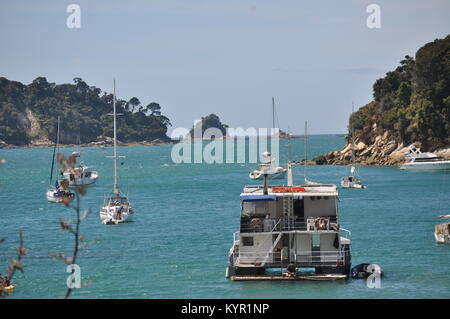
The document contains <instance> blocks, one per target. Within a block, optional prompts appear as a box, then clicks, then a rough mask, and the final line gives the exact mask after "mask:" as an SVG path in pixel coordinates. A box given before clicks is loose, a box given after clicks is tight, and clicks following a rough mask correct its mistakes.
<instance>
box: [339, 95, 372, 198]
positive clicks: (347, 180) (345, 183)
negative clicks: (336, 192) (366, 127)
mask: <svg viewBox="0 0 450 319" xmlns="http://www.w3.org/2000/svg"><path fill="white" fill-rule="evenodd" d="M353 108H354V106H353V103H352V114H353ZM350 125H351V124H350ZM351 131H352V164H353V165H352V167H351V168H350V175H349V176H344V177H342V179H341V186H342V187H343V188H360V189H362V188H366V187H367V186H365V185H363V184H362V182H361V179H360V178H359V177H358V174H357V172H356V167H355V136H354V130H353V126H352V127H351Z"/></svg>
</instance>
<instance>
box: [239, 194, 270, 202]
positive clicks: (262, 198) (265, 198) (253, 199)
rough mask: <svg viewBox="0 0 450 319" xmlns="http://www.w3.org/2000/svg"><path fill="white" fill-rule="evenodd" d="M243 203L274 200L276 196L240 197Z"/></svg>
mask: <svg viewBox="0 0 450 319" xmlns="http://www.w3.org/2000/svg"><path fill="white" fill-rule="evenodd" d="M241 199H242V201H243V202H256V201H269V200H276V199H277V196H276V195H243V196H241Z"/></svg>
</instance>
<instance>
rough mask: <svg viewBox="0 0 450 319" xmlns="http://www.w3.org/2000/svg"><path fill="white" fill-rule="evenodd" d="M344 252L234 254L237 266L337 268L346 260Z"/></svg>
mask: <svg viewBox="0 0 450 319" xmlns="http://www.w3.org/2000/svg"><path fill="white" fill-rule="evenodd" d="M345 254H346V253H345V252H344V251H339V250H338V251H317V252H316V251H309V252H303V253H298V254H297V253H291V254H288V253H286V252H285V253H283V252H269V253H266V252H238V253H235V254H233V259H234V262H235V264H242V265H246V264H248V265H255V266H276V265H282V264H289V263H295V264H296V265H299V266H324V265H327V266H336V265H339V264H340V263H342V261H343V260H344V258H345Z"/></svg>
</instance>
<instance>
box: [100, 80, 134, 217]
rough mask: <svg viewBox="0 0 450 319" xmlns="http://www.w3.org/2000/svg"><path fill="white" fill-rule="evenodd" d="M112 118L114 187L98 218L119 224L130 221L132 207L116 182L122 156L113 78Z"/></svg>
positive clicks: (132, 212) (132, 213)
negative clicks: (118, 153)
mask: <svg viewBox="0 0 450 319" xmlns="http://www.w3.org/2000/svg"><path fill="white" fill-rule="evenodd" d="M112 115H113V118H114V122H113V123H114V156H112V157H113V159H114V188H113V194H112V195H111V196H109V197H107V198H105V203H104V205H103V206H102V207H101V208H100V220H101V222H102V224H119V223H123V222H126V221H131V220H132V218H133V215H134V211H133V208H132V207H131V205H130V203H129V202H128V197H127V196H125V195H122V194H121V193H120V190H119V185H118V183H117V158H118V157H123V156H118V155H117V127H116V116H117V114H116V81H115V80H114V100H113V114H112Z"/></svg>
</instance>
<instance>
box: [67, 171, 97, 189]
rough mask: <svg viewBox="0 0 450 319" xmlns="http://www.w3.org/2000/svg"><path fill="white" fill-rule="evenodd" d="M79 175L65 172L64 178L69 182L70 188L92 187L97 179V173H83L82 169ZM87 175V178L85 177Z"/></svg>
mask: <svg viewBox="0 0 450 319" xmlns="http://www.w3.org/2000/svg"><path fill="white" fill-rule="evenodd" d="M82 169H83V170H82V171H81V172H80V173H75V174H74V173H71V172H65V173H64V178H65V179H67V180H68V181H69V186H70V187H77V186H94V185H95V182H96V181H97V178H98V173H97V172H95V171H85V169H84V168H82ZM86 174H88V176H86Z"/></svg>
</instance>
